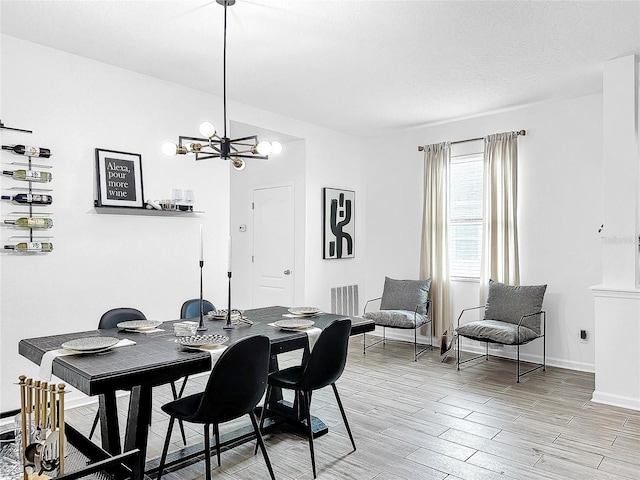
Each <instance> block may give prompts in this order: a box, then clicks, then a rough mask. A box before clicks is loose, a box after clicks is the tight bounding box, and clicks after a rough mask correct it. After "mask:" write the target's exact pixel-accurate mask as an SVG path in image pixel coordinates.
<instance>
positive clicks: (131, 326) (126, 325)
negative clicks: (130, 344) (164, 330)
mask: <svg viewBox="0 0 640 480" xmlns="http://www.w3.org/2000/svg"><path fill="white" fill-rule="evenodd" d="M160 325H162V322H158V321H157V320H129V321H128V322H120V323H119V324H118V328H119V329H120V330H126V331H128V332H144V331H145V330H154V329H156V328H158V327H159V326H160Z"/></svg>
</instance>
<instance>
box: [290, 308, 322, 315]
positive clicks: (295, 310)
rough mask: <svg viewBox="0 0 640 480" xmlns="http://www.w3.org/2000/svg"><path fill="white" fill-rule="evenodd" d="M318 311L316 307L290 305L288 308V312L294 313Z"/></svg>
mask: <svg viewBox="0 0 640 480" xmlns="http://www.w3.org/2000/svg"><path fill="white" fill-rule="evenodd" d="M319 312H320V309H319V308H317V307H292V308H290V309H289V313H293V314H294V315H315V314H317V313H319Z"/></svg>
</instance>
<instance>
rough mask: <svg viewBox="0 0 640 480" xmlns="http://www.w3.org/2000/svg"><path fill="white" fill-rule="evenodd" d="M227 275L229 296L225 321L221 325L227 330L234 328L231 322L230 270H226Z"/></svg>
mask: <svg viewBox="0 0 640 480" xmlns="http://www.w3.org/2000/svg"><path fill="white" fill-rule="evenodd" d="M229 268H231V267H229ZM227 277H229V297H228V301H227V321H226V323H225V325H224V327H222V328H223V329H225V330H229V329H231V328H235V326H234V325H233V324H232V323H231V272H227Z"/></svg>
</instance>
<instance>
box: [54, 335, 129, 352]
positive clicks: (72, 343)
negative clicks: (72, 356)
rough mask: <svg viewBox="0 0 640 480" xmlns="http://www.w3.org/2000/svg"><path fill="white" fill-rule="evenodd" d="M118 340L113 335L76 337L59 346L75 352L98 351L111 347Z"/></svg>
mask: <svg viewBox="0 0 640 480" xmlns="http://www.w3.org/2000/svg"><path fill="white" fill-rule="evenodd" d="M119 341H120V340H119V339H117V338H114V337H87V338H76V339H75V340H69V341H68V342H64V343H63V344H62V345H61V347H62V348H64V349H65V350H73V351H74V352H75V353H84V354H88V353H99V352H105V351H107V350H109V349H111V348H113V347H114V346H115V345H116V344H117V343H118V342H119Z"/></svg>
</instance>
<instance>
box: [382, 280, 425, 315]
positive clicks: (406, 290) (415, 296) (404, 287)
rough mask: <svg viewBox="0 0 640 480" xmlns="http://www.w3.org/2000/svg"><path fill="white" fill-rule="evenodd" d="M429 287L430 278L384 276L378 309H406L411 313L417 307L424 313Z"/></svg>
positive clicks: (420, 312) (419, 311)
mask: <svg viewBox="0 0 640 480" xmlns="http://www.w3.org/2000/svg"><path fill="white" fill-rule="evenodd" d="M430 287H431V279H430V278H429V279H427V280H394V279H393V278H389V277H385V278H384V290H383V292H382V301H381V302H380V310H408V311H409V312H411V313H412V314H413V312H415V311H416V307H418V313H419V314H421V315H426V313H427V311H426V302H427V299H428V298H429V288H430ZM412 316H413V315H412ZM411 321H413V318H412V320H411Z"/></svg>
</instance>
